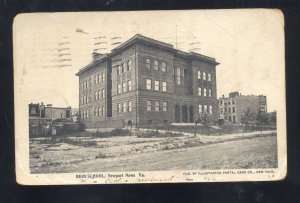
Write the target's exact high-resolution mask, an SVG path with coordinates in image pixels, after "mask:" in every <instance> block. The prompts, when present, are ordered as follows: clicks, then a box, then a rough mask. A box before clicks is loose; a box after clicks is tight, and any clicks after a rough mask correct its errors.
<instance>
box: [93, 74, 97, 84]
mask: <svg viewBox="0 0 300 203" xmlns="http://www.w3.org/2000/svg"><path fill="white" fill-rule="evenodd" d="M94 82H95V84H97V75H95V76H94Z"/></svg>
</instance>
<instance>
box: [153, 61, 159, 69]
mask: <svg viewBox="0 0 300 203" xmlns="http://www.w3.org/2000/svg"><path fill="white" fill-rule="evenodd" d="M153 69H154V70H158V62H157V61H154V64H153Z"/></svg>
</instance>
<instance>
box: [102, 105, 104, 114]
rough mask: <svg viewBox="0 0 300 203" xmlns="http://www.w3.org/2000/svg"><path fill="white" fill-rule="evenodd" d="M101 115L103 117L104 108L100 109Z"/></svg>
mask: <svg viewBox="0 0 300 203" xmlns="http://www.w3.org/2000/svg"><path fill="white" fill-rule="evenodd" d="M101 115H102V116H104V106H102V107H101Z"/></svg>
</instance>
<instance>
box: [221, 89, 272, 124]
mask: <svg viewBox="0 0 300 203" xmlns="http://www.w3.org/2000/svg"><path fill="white" fill-rule="evenodd" d="M247 108H250V109H251V110H252V111H253V112H255V113H256V114H258V113H267V97H266V96H264V95H258V96H257V95H241V94H240V93H239V92H231V93H229V97H224V95H223V97H221V98H219V118H220V119H228V120H229V121H230V122H231V123H233V124H240V123H241V116H242V114H243V112H244V111H245V110H246V109H247Z"/></svg>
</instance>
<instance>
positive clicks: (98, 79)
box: [97, 74, 101, 84]
mask: <svg viewBox="0 0 300 203" xmlns="http://www.w3.org/2000/svg"><path fill="white" fill-rule="evenodd" d="M100 77H101V75H100V74H98V77H97V82H98V84H99V83H100V81H101V78H100Z"/></svg>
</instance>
